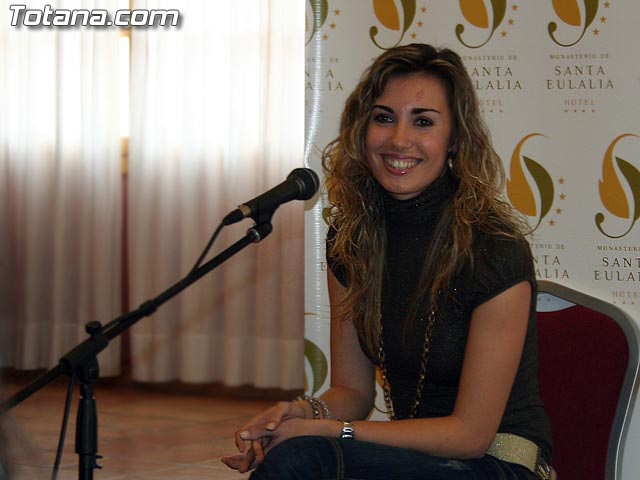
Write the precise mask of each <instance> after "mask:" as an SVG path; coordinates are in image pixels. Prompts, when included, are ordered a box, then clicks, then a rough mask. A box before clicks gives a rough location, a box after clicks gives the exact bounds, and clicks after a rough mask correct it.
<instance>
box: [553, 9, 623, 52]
mask: <svg viewBox="0 0 640 480" xmlns="http://www.w3.org/2000/svg"><path fill="white" fill-rule="evenodd" d="M599 3H600V2H599V0H580V1H579V0H553V2H552V4H553V11H554V13H555V15H556V16H557V17H558V20H560V21H561V25H562V26H561V27H560V28H558V23H557V22H555V21H552V22H549V24H548V25H547V31H548V32H549V36H550V37H551V39H552V40H553V41H554V42H555V43H556V44H558V45H560V46H561V47H572V46H574V45H576V44H577V43H578V42H580V40H582V39H583V38H584V36H585V35H586V34H587V33H588V32H589V30H591V34H592V35H593V36H594V37H598V36H599V35H600V30H601V29H602V28H604V27H605V25H606V23H607V17H606V14H602V15H601V16H600V17H599V18H598V8H599ZM602 6H603V7H604V9H605V10H606V9H609V8H611V2H610V1H606V2H604V3H603V4H602ZM592 25H593V28H591V26H592Z"/></svg>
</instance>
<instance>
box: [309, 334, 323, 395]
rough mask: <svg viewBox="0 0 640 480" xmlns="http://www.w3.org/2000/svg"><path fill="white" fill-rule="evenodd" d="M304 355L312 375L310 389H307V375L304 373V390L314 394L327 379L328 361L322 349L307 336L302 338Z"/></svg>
mask: <svg viewBox="0 0 640 480" xmlns="http://www.w3.org/2000/svg"><path fill="white" fill-rule="evenodd" d="M304 357H305V359H306V360H307V361H308V362H309V365H310V366H311V375H312V376H313V379H312V381H313V385H312V387H311V389H309V384H308V382H307V378H306V377H307V376H306V374H305V390H306V391H310V392H311V395H315V394H316V392H317V391H318V390H320V388H321V387H322V385H323V384H324V382H325V381H326V380H327V376H328V374H329V362H328V361H327V356H326V355H325V354H324V352H323V351H322V349H321V348H320V347H319V346H318V345H316V344H315V343H313V342H312V341H311V340H309V339H307V338H305V339H304Z"/></svg>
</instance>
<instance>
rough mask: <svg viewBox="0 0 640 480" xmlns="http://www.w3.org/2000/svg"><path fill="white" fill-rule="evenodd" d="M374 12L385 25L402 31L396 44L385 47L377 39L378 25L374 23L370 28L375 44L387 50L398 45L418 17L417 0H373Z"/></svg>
mask: <svg viewBox="0 0 640 480" xmlns="http://www.w3.org/2000/svg"><path fill="white" fill-rule="evenodd" d="M399 6H400V8H399ZM373 12H374V13H375V15H376V18H377V19H378V21H379V22H380V24H381V25H382V26H383V27H385V28H387V29H389V30H392V31H398V32H400V37H399V38H398V40H397V41H396V43H395V44H393V45H389V46H388V47H384V46H382V45H381V44H380V43H379V42H378V40H377V39H376V37H377V36H378V33H380V31H379V29H378V27H377V26H375V25H373V26H372V27H371V28H370V29H369V38H371V41H372V42H373V44H374V45H375V46H376V47H378V48H381V49H382V50H387V49H389V48H393V47H395V46H398V45H399V44H400V42H402V39H403V38H404V35H405V34H406V33H407V30H409V28H410V27H411V24H412V23H413V20H414V19H415V17H416V0H373Z"/></svg>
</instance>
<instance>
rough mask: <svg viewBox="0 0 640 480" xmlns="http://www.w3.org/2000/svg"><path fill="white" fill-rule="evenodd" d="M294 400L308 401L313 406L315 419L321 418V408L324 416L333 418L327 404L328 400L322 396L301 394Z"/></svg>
mask: <svg viewBox="0 0 640 480" xmlns="http://www.w3.org/2000/svg"><path fill="white" fill-rule="evenodd" d="M293 401H294V402H297V401H305V402H308V403H309V405H310V406H311V411H312V412H313V418H314V419H315V420H319V419H320V418H321V417H320V409H322V413H323V414H324V418H331V413H330V412H329V406H328V405H327V402H325V401H324V400H323V399H322V398H316V397H311V396H309V395H300V396H299V397H296V398H294V400H293Z"/></svg>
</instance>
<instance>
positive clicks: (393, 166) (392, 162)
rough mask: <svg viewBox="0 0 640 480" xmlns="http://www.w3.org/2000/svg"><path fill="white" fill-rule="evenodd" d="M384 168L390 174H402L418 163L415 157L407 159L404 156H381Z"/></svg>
mask: <svg viewBox="0 0 640 480" xmlns="http://www.w3.org/2000/svg"><path fill="white" fill-rule="evenodd" d="M381 157H382V161H383V162H384V166H385V167H386V168H387V170H389V171H390V172H391V173H395V174H404V173H406V172H407V171H409V170H411V169H412V168H413V167H415V166H416V165H418V164H419V163H420V160H419V159H417V158H415V157H407V156H404V155H385V154H383V155H381Z"/></svg>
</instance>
